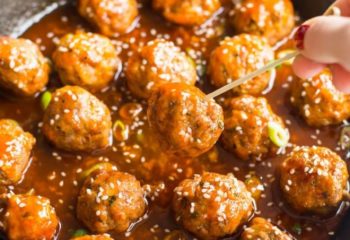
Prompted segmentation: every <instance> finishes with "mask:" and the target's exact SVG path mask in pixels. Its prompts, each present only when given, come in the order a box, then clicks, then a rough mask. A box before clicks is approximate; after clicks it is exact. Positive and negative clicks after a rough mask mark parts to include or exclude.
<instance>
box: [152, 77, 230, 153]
mask: <svg viewBox="0 0 350 240" xmlns="http://www.w3.org/2000/svg"><path fill="white" fill-rule="evenodd" d="M148 120H149V123H150V125H151V127H152V129H153V131H154V133H155V134H156V135H157V136H158V139H159V142H160V144H161V146H162V148H163V149H164V150H166V151H167V152H168V153H171V154H173V155H175V156H181V157H198V156H199V155H201V154H203V153H205V152H207V151H208V150H210V149H211V148H212V147H213V146H214V144H215V143H216V142H217V140H218V138H219V137H220V135H221V133H222V131H223V127H224V123H223V111H222V108H221V107H220V106H219V105H218V104H216V103H215V101H214V100H212V99H208V98H206V96H205V94H204V93H203V92H201V91H200V90H199V89H198V88H196V87H194V86H189V85H185V84H181V83H168V84H164V85H161V86H160V87H159V88H158V89H157V90H156V91H155V92H154V93H153V94H152V96H151V98H150V100H149V106H148Z"/></svg>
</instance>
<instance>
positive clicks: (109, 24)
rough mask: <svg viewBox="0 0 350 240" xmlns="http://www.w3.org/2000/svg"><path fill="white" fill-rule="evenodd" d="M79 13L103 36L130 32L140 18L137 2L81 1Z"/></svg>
mask: <svg viewBox="0 0 350 240" xmlns="http://www.w3.org/2000/svg"><path fill="white" fill-rule="evenodd" d="M78 11H79V13H80V15H81V16H83V17H84V18H85V19H86V20H88V21H89V22H90V23H91V24H93V25H94V26H95V27H96V28H97V29H98V30H99V31H100V32H101V33H102V34H103V35H106V36H110V37H117V36H119V35H120V34H124V33H127V32H129V31H130V30H131V29H132V28H133V25H134V23H135V22H136V19H137V16H138V9H137V1H136V0H79V1H78Z"/></svg>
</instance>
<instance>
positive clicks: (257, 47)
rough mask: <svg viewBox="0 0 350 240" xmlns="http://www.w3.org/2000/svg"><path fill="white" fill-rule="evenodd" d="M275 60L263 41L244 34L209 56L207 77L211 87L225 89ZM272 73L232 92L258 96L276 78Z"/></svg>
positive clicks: (219, 47) (224, 42) (223, 44)
mask: <svg viewBox="0 0 350 240" xmlns="http://www.w3.org/2000/svg"><path fill="white" fill-rule="evenodd" d="M273 59H274V52H273V50H272V48H271V47H270V46H269V44H268V43H267V42H266V41H265V39H264V38H262V37H258V36H253V35H248V34H241V35H238V36H235V37H232V38H226V39H225V40H223V41H222V42H221V43H220V46H218V47H217V48H216V49H214V51H213V52H212V53H211V56H210V63H209V67H208V73H209V74H210V77H211V83H212V84H213V85H214V86H216V87H222V86H224V85H226V84H228V83H231V82H232V81H235V80H237V79H239V78H241V77H243V76H245V75H247V74H249V73H251V72H254V71H255V70H258V69H259V68H261V67H263V66H264V65H266V64H267V63H269V62H270V61H271V60H273ZM273 75H274V74H273V72H271V71H269V72H266V73H264V74H261V75H260V76H258V77H256V78H253V79H252V80H249V81H248V82H246V83H244V84H241V85H240V86H238V87H236V88H234V89H233V92H234V93H235V94H251V95H257V94H259V93H261V92H262V91H263V90H264V89H266V87H267V86H268V84H269V81H270V80H271V78H272V77H273Z"/></svg>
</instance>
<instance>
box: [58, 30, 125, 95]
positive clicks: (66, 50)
mask: <svg viewBox="0 0 350 240" xmlns="http://www.w3.org/2000/svg"><path fill="white" fill-rule="evenodd" d="M52 60H53V62H54V65H55V68H56V70H57V71H58V74H59V76H60V79H61V81H62V82H63V83H64V84H67V85H78V86H80V87H83V88H85V89H87V90H90V91H93V92H95V91H99V90H101V89H103V88H105V87H106V86H107V85H108V84H109V83H110V82H111V81H112V80H113V79H114V76H115V74H116V72H117V70H118V68H119V67H120V59H119V58H118V54H117V51H116V49H115V47H114V46H113V44H112V42H111V40H109V39H108V38H106V37H104V36H102V35H99V34H93V33H83V32H79V33H76V34H67V35H65V36H64V37H63V38H61V40H60V42H59V44H58V46H57V49H56V51H55V52H54V53H53V55H52Z"/></svg>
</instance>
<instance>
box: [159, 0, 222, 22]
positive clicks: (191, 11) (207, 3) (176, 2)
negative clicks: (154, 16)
mask: <svg viewBox="0 0 350 240" xmlns="http://www.w3.org/2000/svg"><path fill="white" fill-rule="evenodd" d="M153 7H154V8H155V9H160V10H161V11H162V12H163V16H164V17H165V18H166V19H167V20H169V21H170V22H173V23H177V24H181V25H189V26H193V25H201V24H203V23H204V22H206V21H207V20H209V19H210V18H211V17H212V16H213V15H214V14H215V12H216V11H218V10H219V8H220V7H221V3H220V0H153Z"/></svg>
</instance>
